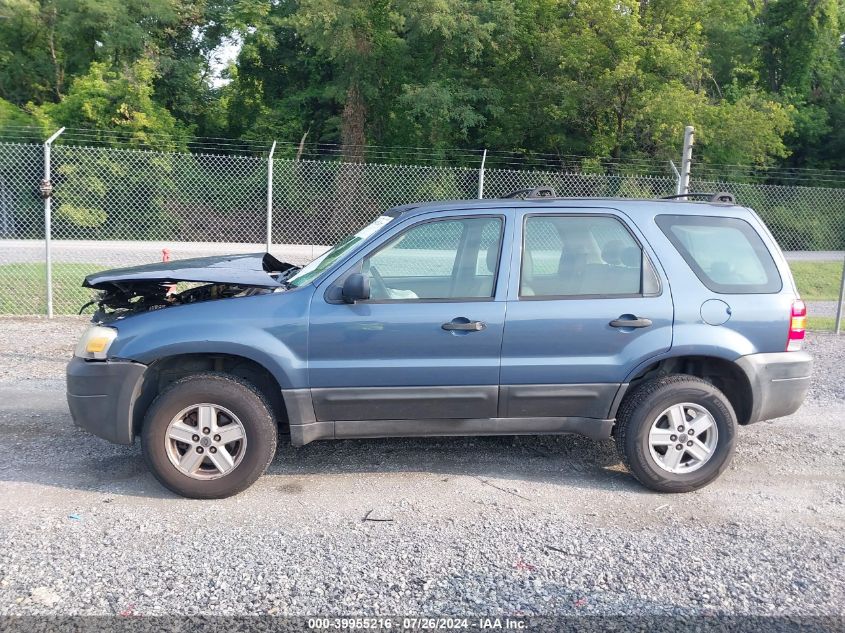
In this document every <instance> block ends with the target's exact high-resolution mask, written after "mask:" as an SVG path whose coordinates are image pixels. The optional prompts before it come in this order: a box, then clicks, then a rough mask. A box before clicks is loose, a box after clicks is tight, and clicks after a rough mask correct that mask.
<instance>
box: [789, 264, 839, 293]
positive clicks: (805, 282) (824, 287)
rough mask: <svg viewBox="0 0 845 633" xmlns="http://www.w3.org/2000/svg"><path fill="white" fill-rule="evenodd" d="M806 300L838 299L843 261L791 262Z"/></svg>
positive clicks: (796, 282)
mask: <svg viewBox="0 0 845 633" xmlns="http://www.w3.org/2000/svg"><path fill="white" fill-rule="evenodd" d="M789 267H790V268H791V269H792V276H793V277H795V284H796V285H797V286H798V291H799V292H800V293H801V298H802V299H804V301H836V300H837V299H838V298H839V283H840V280H841V279H842V262H789Z"/></svg>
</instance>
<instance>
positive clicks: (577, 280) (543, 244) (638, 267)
mask: <svg viewBox="0 0 845 633" xmlns="http://www.w3.org/2000/svg"><path fill="white" fill-rule="evenodd" d="M523 241H524V243H523V249H522V272H521V276H520V285H519V295H520V297H522V298H538V299H539V298H563V297H624V296H638V295H644V294H645V295H652V294H659V293H660V282H659V281H658V278H657V275H656V274H655V272H654V269H653V268H652V266H651V262H650V261H649V260H648V257H647V256H645V255H644V253H643V251H642V248H641V247H640V244H639V242H637V241H636V240H635V239H634V236H633V235H631V233H630V232H629V231H628V229H627V228H625V226H624V225H623V224H622V223H621V222H620V221H619V220H617V219H616V218H614V217H610V216H603V215H595V216H574V215H566V216H553V215H542V216H540V215H538V216H528V217H527V218H526V220H525V228H524V230H523Z"/></svg>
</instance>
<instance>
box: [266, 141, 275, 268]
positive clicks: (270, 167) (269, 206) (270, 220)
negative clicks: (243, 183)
mask: <svg viewBox="0 0 845 633" xmlns="http://www.w3.org/2000/svg"><path fill="white" fill-rule="evenodd" d="M275 151H276V141H273V146H272V147H271V148H270V156H269V157H268V158H267V252H268V253H269V252H270V245H271V244H272V243H273V153H274V152H275Z"/></svg>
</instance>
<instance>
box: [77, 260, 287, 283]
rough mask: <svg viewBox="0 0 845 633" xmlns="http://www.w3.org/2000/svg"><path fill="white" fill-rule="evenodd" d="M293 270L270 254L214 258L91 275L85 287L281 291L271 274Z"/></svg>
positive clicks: (106, 271) (136, 267)
mask: <svg viewBox="0 0 845 633" xmlns="http://www.w3.org/2000/svg"><path fill="white" fill-rule="evenodd" d="M291 268H295V266H294V265H293V264H287V263H285V262H281V261H279V260H278V259H276V258H275V257H273V256H272V255H270V253H248V254H243V255H215V256H212V257H195V258H193V259H179V260H174V261H172V262H161V263H157V264H144V265H142V266H130V267H128V268H116V269H114V270H105V271H103V272H99V273H94V274H91V275H88V276H87V277H86V278H85V281H84V282H83V283H82V285H83V286H85V287H86V288H96V289H97V290H109V289H112V288H121V287H123V288H126V287H127V286H131V285H134V284H136V283H145V284H149V283H176V282H179V281H193V282H202V283H215V284H233V285H237V286H243V287H254V288H278V287H280V286H281V285H282V284H281V283H280V282H278V281H276V279H274V278H273V277H271V274H279V273H283V272H285V271H287V270H290V269H291Z"/></svg>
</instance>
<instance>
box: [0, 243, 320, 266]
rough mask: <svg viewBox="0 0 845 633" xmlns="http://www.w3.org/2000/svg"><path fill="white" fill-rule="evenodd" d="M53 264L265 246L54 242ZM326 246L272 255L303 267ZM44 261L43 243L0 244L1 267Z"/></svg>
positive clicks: (286, 248) (135, 260)
mask: <svg viewBox="0 0 845 633" xmlns="http://www.w3.org/2000/svg"><path fill="white" fill-rule="evenodd" d="M51 248H52V253H53V261H55V262H67V263H73V262H76V263H93V264H103V265H104V266H117V265H126V266H128V265H132V264H143V263H149V262H159V261H161V259H162V250H163V249H167V250H168V251H169V253H170V257H171V258H172V259H184V258H187V257H205V256H207V255H226V254H229V253H259V252H263V251H264V250H265V249H266V244H246V243H236V242H120V241H95V240H53V241H52V246H51ZM326 248H327V247H326V246H318V245H310V244H275V245H273V248H272V249H271V251H270V252H271V253H273V255H275V256H276V257H277V258H279V259H281V260H282V261H287V262H290V263H292V264H303V263H306V262H309V261H311V260H312V259H314V258H315V257H317V256H318V255H320V254H321V253H322V252H323V251H325V250H326ZM43 261H44V242H42V241H37V240H0V265H2V264H12V263H28V262H43Z"/></svg>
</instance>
